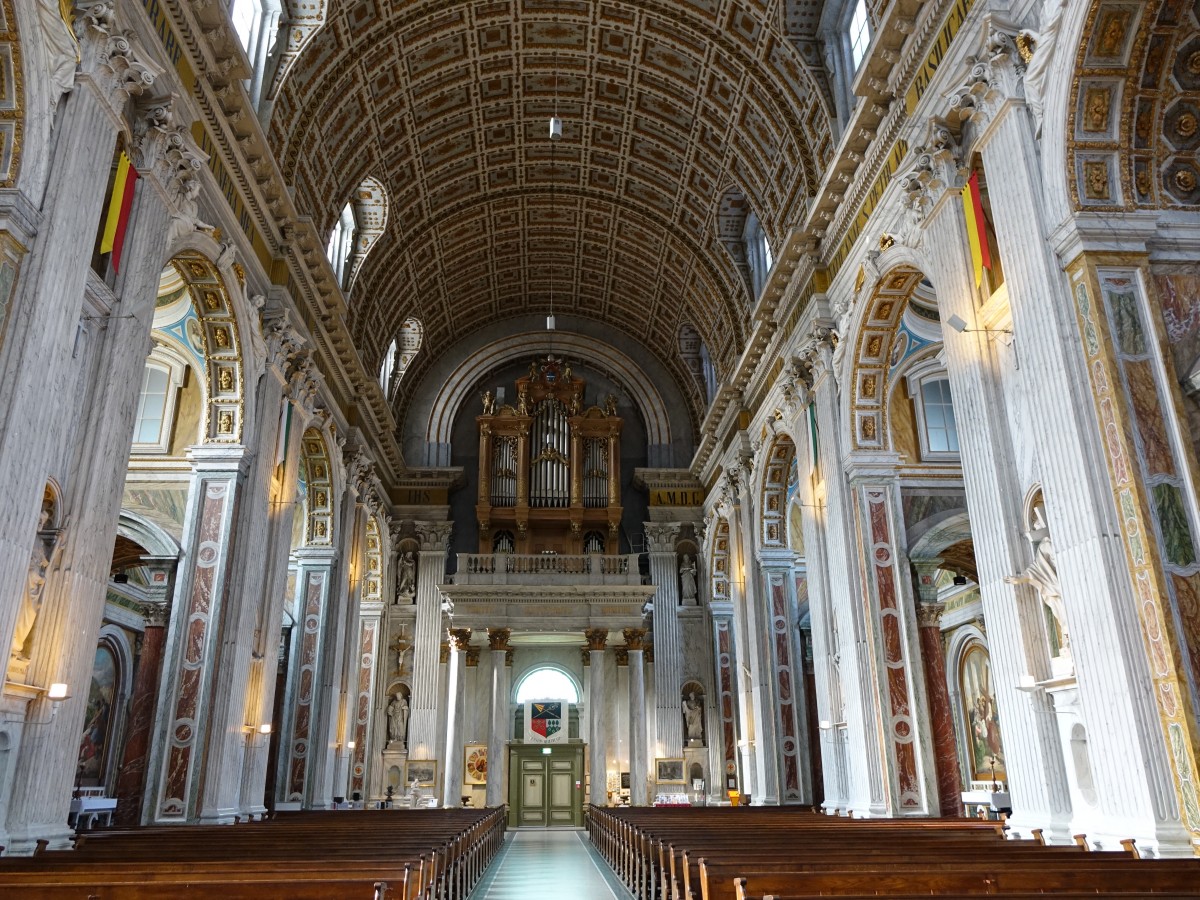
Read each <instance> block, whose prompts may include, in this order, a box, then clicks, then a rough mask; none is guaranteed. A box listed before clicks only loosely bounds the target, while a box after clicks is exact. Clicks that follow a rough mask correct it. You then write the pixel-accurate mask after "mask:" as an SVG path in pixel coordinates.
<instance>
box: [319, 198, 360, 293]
mask: <svg viewBox="0 0 1200 900" xmlns="http://www.w3.org/2000/svg"><path fill="white" fill-rule="evenodd" d="M353 247H354V208H353V207H352V206H351V205H350V204H349V203H347V204H346V206H345V207H344V208H343V209H342V214H341V216H339V217H338V220H337V221H336V222H335V223H334V225H333V230H332V231H331V232H330V233H329V243H328V244H327V245H326V247H325V255H326V256H327V257H328V258H329V264H330V265H331V266H333V274H334V276H335V277H336V278H337V282H338V286H339V287H341V286H344V285H345V284H346V260H348V259H349V258H350V251H351V250H352V249H353Z"/></svg>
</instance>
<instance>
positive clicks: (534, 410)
mask: <svg viewBox="0 0 1200 900" xmlns="http://www.w3.org/2000/svg"><path fill="white" fill-rule="evenodd" d="M584 387H585V383H584V381H583V379H581V378H578V377H577V376H575V375H573V374H572V372H571V367H570V365H568V364H565V363H563V361H562V360H558V359H554V358H552V357H548V358H547V359H545V360H538V361H535V362H534V363H532V364H531V365H530V367H529V375H528V376H525V377H522V378H518V379H517V381H516V390H517V405H516V406H515V407H514V406H510V405H503V406H500V407H498V408H497V407H496V405H495V401H494V399H493V397H492V393H491V391H488V392H486V393H485V394H484V395H483V415H481V416H479V417H478V418H477V419H476V421H477V422H478V424H479V501H478V504H477V505H476V515H477V518H478V519H479V552H480V553H514V554H536V553H562V554H583V553H603V554H615V553H619V552H620V550H619V547H618V539H619V529H620V524H621V426H622V424H623V420H622V419H621V418H620V417H619V416H618V415H617V414H616V398H615V397H612V396H609V397H608V398H606V399H605V402H604V407H603V408H602V407H599V406H591V407H589V408H587V409H584V408H583V391H584Z"/></svg>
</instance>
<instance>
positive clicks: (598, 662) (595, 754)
mask: <svg viewBox="0 0 1200 900" xmlns="http://www.w3.org/2000/svg"><path fill="white" fill-rule="evenodd" d="M584 637H586V638H587V646H588V656H589V657H590V663H591V664H590V666H589V668H590V675H591V677H590V680H589V682H588V721H589V723H590V724H589V727H588V768H589V769H590V770H591V773H592V774H591V791H590V793H589V796H588V802H589V803H592V804H593V805H595V806H607V805H608V754H607V753H606V752H605V751H606V749H607V738H608V730H607V728H606V725H607V723H606V722H605V715H604V711H605V708H606V706H607V703H606V695H605V691H606V689H607V686H606V685H605V679H604V645H605V643H606V642H607V641H608V629H606V628H589V629H588V630H587V631H585V632H584ZM630 777H631V778H632V775H631V776H630Z"/></svg>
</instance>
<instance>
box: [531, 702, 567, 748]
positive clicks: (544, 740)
mask: <svg viewBox="0 0 1200 900" xmlns="http://www.w3.org/2000/svg"><path fill="white" fill-rule="evenodd" d="M568 708H569V707H568V705H567V704H566V703H564V702H563V701H562V700H551V701H546V700H526V701H525V743H527V744H565V743H566V742H567V709H568Z"/></svg>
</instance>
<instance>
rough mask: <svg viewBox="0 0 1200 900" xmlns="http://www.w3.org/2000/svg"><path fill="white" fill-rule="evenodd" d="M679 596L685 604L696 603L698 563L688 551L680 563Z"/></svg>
mask: <svg viewBox="0 0 1200 900" xmlns="http://www.w3.org/2000/svg"><path fill="white" fill-rule="evenodd" d="M679 598H680V602H681V603H682V604H683V605H684V606H695V605H696V563H695V562H694V561H693V560H692V557H691V556H690V555H689V554H687V553H685V554H684V555H683V562H681V563H680V564H679Z"/></svg>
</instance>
